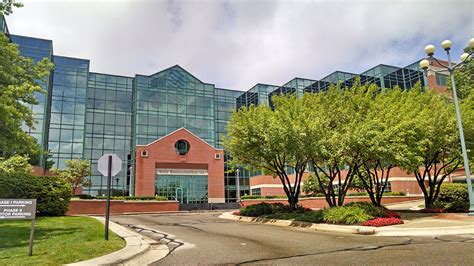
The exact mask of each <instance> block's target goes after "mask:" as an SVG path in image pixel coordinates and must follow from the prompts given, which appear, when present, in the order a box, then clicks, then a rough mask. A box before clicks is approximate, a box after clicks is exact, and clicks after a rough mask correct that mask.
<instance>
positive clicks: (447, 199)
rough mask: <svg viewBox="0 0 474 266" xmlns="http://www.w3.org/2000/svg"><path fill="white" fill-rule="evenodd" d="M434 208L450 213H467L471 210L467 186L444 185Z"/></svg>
mask: <svg viewBox="0 0 474 266" xmlns="http://www.w3.org/2000/svg"><path fill="white" fill-rule="evenodd" d="M434 208H441V209H444V210H446V211H448V212H466V211H467V210H468V209H469V196H468V192H467V186H466V184H453V183H444V184H443V185H442V186H441V190H440V193H439V196H438V199H437V200H436V201H435V202H434Z"/></svg>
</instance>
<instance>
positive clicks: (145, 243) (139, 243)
mask: <svg viewBox="0 0 474 266" xmlns="http://www.w3.org/2000/svg"><path fill="white" fill-rule="evenodd" d="M93 218H96V219H97V220H99V221H101V222H102V223H105V219H104V218H103V217H93ZM109 228H110V230H111V231H112V232H114V233H115V234H117V235H118V236H120V237H121V238H123V239H124V240H125V241H126V246H125V247H124V248H123V249H121V250H118V251H115V252H113V253H110V254H107V255H104V256H101V257H98V258H94V259H90V260H86V261H81V262H77V263H72V264H67V265H71V266H88V265H148V264H150V263H153V262H156V261H158V260H160V259H162V258H164V257H165V256H166V255H168V253H169V249H168V247H167V246H166V245H162V244H159V243H157V242H156V241H154V240H152V239H149V238H146V237H144V236H142V235H140V234H139V233H137V232H135V231H133V230H131V229H128V228H126V227H123V226H121V225H119V224H117V223H114V222H112V221H110V223H109Z"/></svg>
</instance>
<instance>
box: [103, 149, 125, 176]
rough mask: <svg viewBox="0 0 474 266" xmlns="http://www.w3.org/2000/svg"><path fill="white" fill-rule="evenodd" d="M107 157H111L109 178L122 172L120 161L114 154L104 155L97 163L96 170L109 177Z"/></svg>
mask: <svg viewBox="0 0 474 266" xmlns="http://www.w3.org/2000/svg"><path fill="white" fill-rule="evenodd" d="M109 156H112V167H111V169H112V171H111V173H110V176H115V175H117V174H118V173H119V172H120V171H121V170H122V159H120V157H118V156H117V154H115V153H106V154H104V155H102V157H100V158H99V160H98V161H97V170H98V171H99V172H100V173H101V174H102V175H104V176H108V175H109V173H108V172H109Z"/></svg>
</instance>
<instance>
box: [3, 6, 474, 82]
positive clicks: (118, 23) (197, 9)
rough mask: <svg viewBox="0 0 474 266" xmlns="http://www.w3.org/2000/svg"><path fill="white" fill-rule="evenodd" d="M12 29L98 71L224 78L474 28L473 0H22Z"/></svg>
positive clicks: (309, 68) (253, 76)
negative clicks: (176, 71)
mask: <svg viewBox="0 0 474 266" xmlns="http://www.w3.org/2000/svg"><path fill="white" fill-rule="evenodd" d="M23 2H24V4H25V7H23V8H21V9H17V10H15V12H14V14H13V15H11V16H10V17H8V18H7V20H8V23H9V27H10V31H11V32H12V33H14V34H20V35H27V36H35V37H41V38H47V39H52V40H53V45H54V52H55V54H58V55H65V56H72V57H80V58H87V59H90V60H91V71H96V72H104V73H112V74H121V75H128V76H133V75H134V74H135V73H140V74H152V73H155V72H157V71H159V70H161V69H163V68H166V67H169V66H171V65H174V64H180V65H181V66H183V67H184V68H186V69H188V70H189V71H190V72H191V73H193V74H194V75H195V76H197V77H198V78H199V79H201V80H203V81H205V82H209V83H214V84H216V86H218V87H225V88H230V89H239V90H247V89H249V88H250V87H251V86H253V85H254V84H255V83H257V82H261V83H270V84H277V85H280V84H283V83H285V82H286V81H288V80H290V79H292V78H293V77H295V76H298V77H307V78H312V79H320V78H323V77H324V76H326V75H327V74H330V73H331V72H333V71H335V70H343V71H352V72H356V73H360V72H362V71H363V70H366V69H368V68H370V67H372V66H375V65H377V64H379V63H385V64H394V65H398V66H404V65H407V64H408V63H411V62H413V61H415V60H416V59H418V58H420V57H422V56H423V47H424V45H426V44H428V43H431V42H433V43H435V44H438V43H440V42H441V41H442V40H443V39H445V38H450V39H452V40H453V42H454V44H455V45H457V49H455V50H454V51H453V54H456V55H457V54H459V52H460V49H461V48H462V47H463V45H465V43H466V42H467V40H468V39H469V38H471V37H472V35H474V34H473V33H474V30H473V27H474V19H473V16H474V15H473V14H474V10H473V8H474V4H473V2H472V1H469V0H466V1H462V0H459V1H428V0H422V1H416V2H415V1H395V0H392V1H337V2H329V1H316V2H315V1H263V0H260V1H250V0H244V1H228V2H225V1H211V0H205V1H197V0H194V1H191V0H189V1H151V0H149V1H87V2H84V1H82V2H80V1H64V2H59V1H52V2H51V1H50V2H45V1H23Z"/></svg>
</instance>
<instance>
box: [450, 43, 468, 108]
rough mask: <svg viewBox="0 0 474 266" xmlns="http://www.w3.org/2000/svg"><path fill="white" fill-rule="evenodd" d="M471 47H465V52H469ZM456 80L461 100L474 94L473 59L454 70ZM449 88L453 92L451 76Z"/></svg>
mask: <svg viewBox="0 0 474 266" xmlns="http://www.w3.org/2000/svg"><path fill="white" fill-rule="evenodd" d="M470 51H471V49H470V48H465V49H464V52H466V53H469V52H470ZM454 82H456V91H457V93H458V98H459V99H460V100H463V99H466V98H468V97H469V96H470V95H472V94H474V61H473V60H471V61H470V62H469V63H467V64H466V65H465V66H463V67H462V68H461V69H459V70H456V71H454ZM447 87H448V90H449V91H450V92H451V93H452V84H451V78H449V79H448V83H447Z"/></svg>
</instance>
